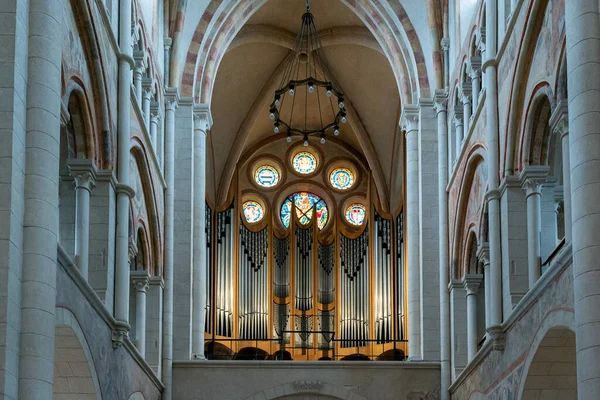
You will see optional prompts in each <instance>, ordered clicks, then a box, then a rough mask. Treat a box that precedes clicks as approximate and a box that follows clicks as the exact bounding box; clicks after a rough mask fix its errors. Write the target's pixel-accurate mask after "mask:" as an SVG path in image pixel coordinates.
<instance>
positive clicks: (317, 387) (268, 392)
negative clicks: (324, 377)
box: [245, 381, 367, 400]
mask: <svg viewBox="0 0 600 400" xmlns="http://www.w3.org/2000/svg"><path fill="white" fill-rule="evenodd" d="M273 393H281V395H278V394H276V395H275V396H277V397H273ZM283 393H285V394H283ZM324 393H327V394H326V395H324ZM307 395H314V396H315V399H331V400H337V399H339V400H342V399H349V398H350V396H352V399H354V400H367V398H366V397H363V396H361V395H359V394H358V393H356V392H352V391H351V390H350V389H347V388H345V387H342V386H337V385H333V384H331V383H327V382H321V381H314V382H313V381H299V382H290V383H286V384H283V385H278V386H274V387H271V388H268V389H265V390H261V391H260V392H256V393H253V394H251V395H250V396H248V397H246V399H245V400H251V399H256V398H265V399H273V400H275V399H281V400H301V399H304V398H306V396H307Z"/></svg>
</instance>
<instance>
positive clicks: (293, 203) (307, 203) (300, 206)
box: [280, 192, 329, 229]
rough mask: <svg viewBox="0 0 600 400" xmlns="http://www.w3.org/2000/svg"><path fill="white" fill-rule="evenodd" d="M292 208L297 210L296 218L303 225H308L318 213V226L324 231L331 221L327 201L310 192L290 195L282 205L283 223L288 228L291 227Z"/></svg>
mask: <svg viewBox="0 0 600 400" xmlns="http://www.w3.org/2000/svg"><path fill="white" fill-rule="evenodd" d="M292 208H295V209H296V216H297V217H298V220H299V221H300V223H301V224H302V225H307V224H308V223H309V222H310V221H311V220H312V217H313V214H314V213H316V218H317V225H318V227H319V229H323V228H324V227H325V225H327V221H329V209H328V208H327V204H325V201H323V199H321V198H320V197H319V196H317V195H316V194H313V193H308V192H297V193H294V194H292V195H290V196H289V197H288V198H287V199H286V200H285V201H284V202H283V204H282V205H281V212H280V216H281V223H282V224H283V226H285V227H286V228H287V227H289V226H290V220H291V217H292Z"/></svg>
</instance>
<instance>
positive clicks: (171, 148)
mask: <svg viewBox="0 0 600 400" xmlns="http://www.w3.org/2000/svg"><path fill="white" fill-rule="evenodd" d="M178 102H179V93H178V91H177V89H173V88H168V89H167V90H166V93H165V181H166V183H167V188H166V190H165V262H164V269H165V272H164V279H165V290H164V305H163V306H164V312H163V342H162V346H163V351H162V382H163V384H164V385H165V389H164V391H163V396H162V400H171V399H172V398H173V386H172V385H173V245H174V243H173V227H174V222H175V221H174V219H175V218H174V217H175V215H174V214H175V197H174V196H175V110H176V109H177V104H178Z"/></svg>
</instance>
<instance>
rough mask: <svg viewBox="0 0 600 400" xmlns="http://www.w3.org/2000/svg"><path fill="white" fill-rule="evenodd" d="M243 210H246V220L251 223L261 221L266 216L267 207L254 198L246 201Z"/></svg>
mask: <svg viewBox="0 0 600 400" xmlns="http://www.w3.org/2000/svg"><path fill="white" fill-rule="evenodd" d="M242 210H243V211H244V217H245V218H246V222H248V223H250V224H254V223H256V222H259V221H260V220H261V219H263V217H264V216H265V209H264V208H263V206H262V205H261V204H260V203H259V202H257V201H254V200H250V201H247V202H245V203H244V204H243V205H242Z"/></svg>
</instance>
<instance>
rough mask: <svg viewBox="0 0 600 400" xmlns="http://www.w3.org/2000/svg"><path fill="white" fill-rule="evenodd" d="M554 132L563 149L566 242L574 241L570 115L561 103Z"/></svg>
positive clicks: (555, 117) (555, 114) (551, 123)
mask: <svg viewBox="0 0 600 400" xmlns="http://www.w3.org/2000/svg"><path fill="white" fill-rule="evenodd" d="M550 125H551V127H552V131H553V132H554V133H555V134H556V135H560V139H561V147H562V178H563V209H564V222H565V241H566V242H567V243H571V241H572V233H571V232H572V219H571V158H570V154H569V114H568V109H567V104H566V103H560V104H559V105H558V106H557V107H556V110H555V111H554V113H553V114H552V118H551V119H550Z"/></svg>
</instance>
